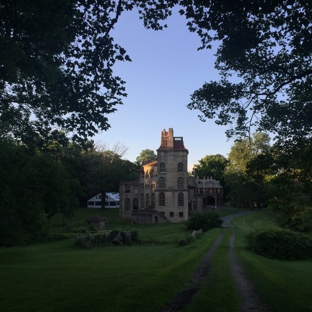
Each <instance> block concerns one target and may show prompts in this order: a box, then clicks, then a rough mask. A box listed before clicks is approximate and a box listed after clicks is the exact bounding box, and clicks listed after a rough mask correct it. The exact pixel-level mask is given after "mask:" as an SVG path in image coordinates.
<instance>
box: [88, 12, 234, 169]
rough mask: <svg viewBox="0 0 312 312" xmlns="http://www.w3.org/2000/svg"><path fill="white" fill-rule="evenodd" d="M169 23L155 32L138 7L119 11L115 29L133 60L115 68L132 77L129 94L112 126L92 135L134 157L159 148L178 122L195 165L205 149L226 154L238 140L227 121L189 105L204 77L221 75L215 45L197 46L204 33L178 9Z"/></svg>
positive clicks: (112, 118) (111, 118)
mask: <svg viewBox="0 0 312 312" xmlns="http://www.w3.org/2000/svg"><path fill="white" fill-rule="evenodd" d="M167 24H168V28H167V29H164V30H163V31H158V32H156V31H153V30H148V29H145V28H144V26H143V22H142V21H141V20H139V18H138V14H137V13H136V12H124V13H123V14H122V15H121V16H120V19H119V21H118V24H117V25H116V27H115V29H114V32H113V33H112V34H113V36H114V38H115V42H116V43H118V44H120V45H121V46H122V47H124V48H125V49H126V50H127V53H128V54H129V56H130V57H131V59H132V62H119V63H118V64H116V66H115V68H114V72H115V74H116V75H119V76H120V77H121V78H122V79H123V80H125V81H126V82H127V83H126V89H127V93H128V97H127V98H125V99H124V101H123V103H124V105H119V106H118V107H117V109H118V110H117V111H116V112H115V113H113V114H109V115H107V117H108V119H109V123H110V125H111V128H110V129H109V130H108V131H105V132H102V133H100V134H98V135H96V136H95V137H94V138H93V139H94V141H95V142H102V143H103V144H106V145H107V146H109V147H112V146H113V145H114V144H116V143H121V144H123V145H124V146H126V147H127V148H128V151H127V153H126V155H125V158H126V159H128V160H130V161H135V159H136V157H137V156H138V155H139V154H140V153H141V151H142V150H144V149H151V150H154V151H155V152H156V150H157V149H158V147H159V146H160V133H161V131H162V130H163V129H167V130H168V128H173V130H174V136H182V137H183V139H184V145H185V147H186V148H187V149H188V150H189V158H188V161H189V163H188V165H189V169H190V168H191V167H192V166H193V165H194V164H196V163H198V160H199V159H201V158H203V157H204V156H206V155H212V154H221V155H224V156H227V154H228V153H229V151H230V148H231V146H232V145H233V140H231V141H228V140H227V138H226V136H225V133H224V132H225V130H226V128H225V127H221V126H217V125H216V124H215V123H214V121H213V120H209V121H206V122H201V121H200V120H199V119H198V117H197V116H198V115H199V114H200V112H199V111H191V110H189V109H187V107H186V105H187V104H188V103H189V102H190V95H191V94H192V93H193V91H195V90H196V89H198V88H200V87H201V86H202V85H203V83H204V82H205V81H207V82H208V81H210V80H219V76H218V72H217V71H216V70H215V69H214V61H215V57H214V55H213V54H214V51H215V48H216V47H214V50H212V51H211V50H204V51H197V48H198V47H199V46H200V38H199V37H198V36H197V35H196V34H195V33H190V32H189V31H188V29H187V27H186V25H185V24H186V20H185V18H183V17H181V16H180V15H179V14H178V13H176V14H174V15H173V16H172V17H170V18H169V19H168V21H167Z"/></svg>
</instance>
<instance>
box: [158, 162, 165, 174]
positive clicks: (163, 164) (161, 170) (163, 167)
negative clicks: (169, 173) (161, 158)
mask: <svg viewBox="0 0 312 312" xmlns="http://www.w3.org/2000/svg"><path fill="white" fill-rule="evenodd" d="M159 170H160V172H166V166H165V163H160V165H159Z"/></svg>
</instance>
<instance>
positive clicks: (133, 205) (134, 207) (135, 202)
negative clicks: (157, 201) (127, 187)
mask: <svg viewBox="0 0 312 312" xmlns="http://www.w3.org/2000/svg"><path fill="white" fill-rule="evenodd" d="M132 207H133V208H132V209H133V210H138V208H139V201H138V199H137V198H133V203H132Z"/></svg>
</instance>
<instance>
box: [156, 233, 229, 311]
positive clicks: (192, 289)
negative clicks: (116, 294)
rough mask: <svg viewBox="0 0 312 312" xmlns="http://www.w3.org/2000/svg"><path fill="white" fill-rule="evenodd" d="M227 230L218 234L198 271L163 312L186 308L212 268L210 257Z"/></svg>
mask: <svg viewBox="0 0 312 312" xmlns="http://www.w3.org/2000/svg"><path fill="white" fill-rule="evenodd" d="M225 231H226V228H224V229H223V231H222V232H221V234H220V235H219V236H218V238H217V239H216V241H215V242H214V244H213V245H212V247H211V248H210V249H209V250H208V252H207V253H206V255H205V257H204V258H203V260H202V262H201V264H200V265H199V266H198V267H197V269H196V271H195V272H194V274H193V276H192V279H191V280H190V281H189V282H187V283H186V284H185V285H184V287H183V289H182V290H181V291H180V292H178V293H177V294H176V295H175V297H174V298H173V299H172V300H171V301H170V302H169V303H167V304H166V305H165V307H164V308H162V309H161V310H160V311H161V312H172V311H179V310H182V309H184V308H185V307H186V306H187V305H188V304H189V303H190V302H191V301H192V299H193V297H194V296H195V295H196V293H197V291H198V290H199V287H200V284H201V283H202V282H203V280H204V279H205V278H206V277H207V275H208V273H209V268H210V259H211V256H212V255H213V253H214V251H215V249H216V247H217V246H218V245H219V243H220V242H221V239H222V237H223V235H224V233H225Z"/></svg>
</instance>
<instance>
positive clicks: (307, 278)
mask: <svg viewBox="0 0 312 312" xmlns="http://www.w3.org/2000/svg"><path fill="white" fill-rule="evenodd" d="M232 223H233V224H234V225H235V226H236V227H237V235H236V252H237V256H238V259H239V261H240V262H241V263H242V264H243V266H244V267H245V269H246V271H247V273H248V275H249V276H250V278H251V279H252V281H253V283H254V285H255V287H256V288H257V289H258V291H259V293H260V294H261V295H262V296H263V297H264V298H265V299H266V300H267V301H268V303H269V304H270V306H271V307H272V309H273V311H281V312H288V311H289V312H294V311H300V312H304V311H312V279H311V277H312V260H309V261H279V260H270V259H267V258H265V257H261V256H258V255H256V254H254V253H252V252H249V251H248V250H246V248H245V245H246V241H245V236H244V235H245V234H246V233H247V232H248V231H250V230H252V229H258V228H261V229H263V228H267V227H276V225H274V223H273V222H272V219H271V217H270V216H269V214H268V213H265V212H259V213H255V214H251V215H247V216H244V217H240V218H237V219H234V220H233V221H232Z"/></svg>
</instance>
